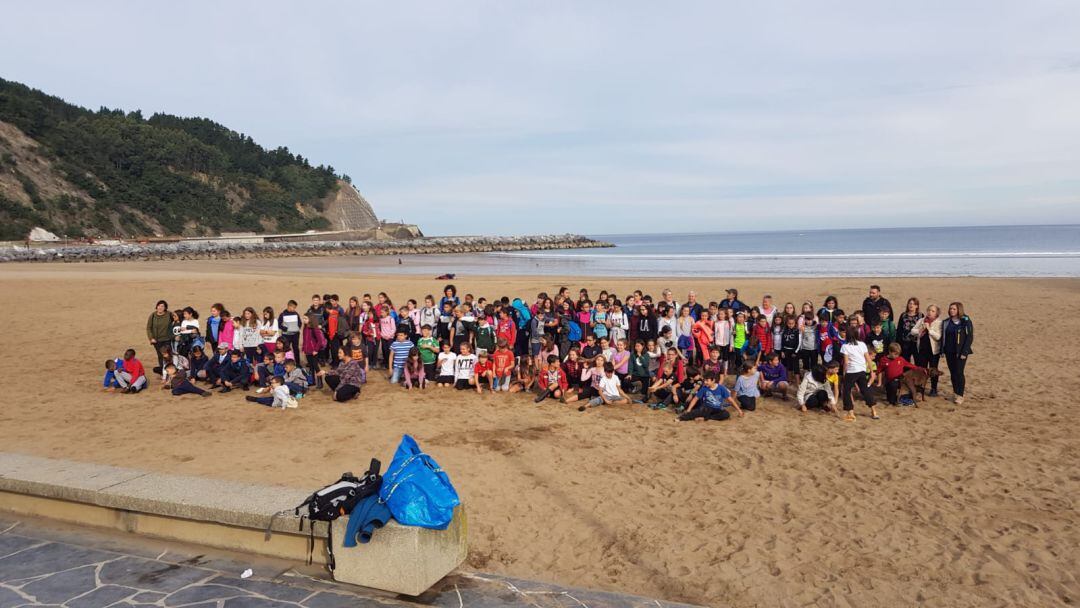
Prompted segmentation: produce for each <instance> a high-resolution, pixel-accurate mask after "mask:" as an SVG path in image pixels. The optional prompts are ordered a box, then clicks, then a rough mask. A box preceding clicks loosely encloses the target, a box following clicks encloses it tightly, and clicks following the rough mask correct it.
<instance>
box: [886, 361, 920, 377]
mask: <svg viewBox="0 0 1080 608" xmlns="http://www.w3.org/2000/svg"><path fill="white" fill-rule="evenodd" d="M906 369H920V368H919V366H918V365H912V364H910V363H908V360H907V359H905V358H903V357H897V358H895V359H892V358H890V357H882V358H881V359H878V371H879V372H881V375H882V377H883V379H884V381H885V382H892V381H893V380H896V379H897V378H899V377H900V376H903V375H904V370H906Z"/></svg>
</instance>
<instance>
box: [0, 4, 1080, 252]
mask: <svg viewBox="0 0 1080 608" xmlns="http://www.w3.org/2000/svg"><path fill="white" fill-rule="evenodd" d="M1077 32H1080V3H1077V2H1075V1H1072V0H1067V1H1049V0H1047V1H1043V0H1032V1H1029V2H1023V3H1019V2H986V1H982V2H973V1H957V2H948V3H940V2H923V1H920V2H907V3H895V2H858V3H857V2H829V1H824V2H798V1H790V2H763V3H735V2H681V3H667V4H664V3H646V2H636V1H635V2H524V1H523V2H467V3H466V2H398V3H392V5H391V3H375V2H337V3H330V2H324V3H286V2H225V3H222V2H185V3H168V4H166V3H141V4H140V3H129V2H92V3H83V2H51V3H11V4H10V5H9V6H7V7H6V8H5V10H4V18H3V19H2V20H0V76H2V77H4V78H8V79H13V80H18V81H21V82H25V83H27V84H29V85H31V86H34V87H37V88H40V89H43V90H45V91H47V92H50V93H53V94H57V95H59V96H61V97H64V98H65V99H67V100H69V101H71V102H74V103H78V104H81V105H85V106H89V107H94V108H96V107H98V106H101V105H105V106H109V107H121V108H124V109H128V110H130V109H135V108H139V109H142V110H143V112H144V113H147V114H148V113H150V112H153V111H158V110H160V111H166V112H169V113H173V114H181V115H202V116H207V117H210V118H212V119H214V120H216V121H218V122H221V123H223V124H225V125H227V126H230V127H232V128H235V129H237V130H240V131H243V132H245V133H248V134H250V135H252V136H253V137H254V138H255V139H256V140H257V141H259V142H260V143H262V144H264V145H268V146H277V145H287V146H289V148H290V149H291V150H293V151H295V152H299V153H301V154H303V155H304V156H305V157H308V158H310V159H311V160H312V161H314V162H315V163H329V164H332V165H333V166H334V167H335V168H336V169H338V170H339V171H343V172H345V173H348V174H349V175H351V176H352V178H353V180H354V182H355V183H356V184H357V186H358V187H359V188H360V190H361V192H363V193H364V194H365V196H367V197H368V198H369V199H370V200H371V201H372V203H373V204H374V206H375V208H376V211H377V212H378V213H379V215H380V216H382V217H387V218H391V219H398V218H404V219H406V220H409V221H414V222H417V223H419V224H420V225H421V226H422V227H424V228H425V229H426V230H427V231H428V232H429V233H433V234H434V233H438V234H450V233H478V232H498V233H531V232H550V231H574V232H586V233H613V232H647V231H655V230H663V231H666V232H678V231H702V230H711V229H717V230H720V229H723V230H731V229H770V228H776V229H785V228H821V227H832V226H835V227H846V226H852V227H866V226H882V225H884V226H897V225H922V224H926V225H942V224H950V223H957V224H997V223H1062V222H1080V112H1078V111H1077V108H1080V35H1077ZM733 211H738V212H737V213H733ZM744 211H751V212H752V213H745V212H744Z"/></svg>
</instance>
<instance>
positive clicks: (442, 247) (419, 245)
mask: <svg viewBox="0 0 1080 608" xmlns="http://www.w3.org/2000/svg"><path fill="white" fill-rule="evenodd" d="M590 247H613V245H612V244H610V243H604V242H601V241H596V240H593V239H590V238H587V237H584V236H580V235H576V234H561V235H541V236H463V237H426V238H419V239H403V240H381V241H375V240H371V241H289V242H264V243H236V242H233V243H229V242H206V241H200V242H183V241H182V242H178V243H120V244H115V245H94V244H86V245H64V246H53V247H29V248H26V247H10V248H5V249H0V262H109V261H125V260H126V261H148V260H199V259H234V258H276V257H313V256H333V255H416V254H424V253H432V254H437V253H441V254H446V253H484V252H490V251H529V250H543V249H578V248H590Z"/></svg>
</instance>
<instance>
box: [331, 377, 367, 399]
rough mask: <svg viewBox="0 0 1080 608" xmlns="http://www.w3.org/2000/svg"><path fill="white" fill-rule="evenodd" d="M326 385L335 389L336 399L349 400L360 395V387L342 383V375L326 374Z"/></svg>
mask: <svg viewBox="0 0 1080 608" xmlns="http://www.w3.org/2000/svg"><path fill="white" fill-rule="evenodd" d="M326 386H329V387H330V390H332V391H334V401H349V400H350V399H356V397H357V396H359V395H360V387H359V386H353V385H351V384H342V383H341V377H340V376H329V375H328V376H326Z"/></svg>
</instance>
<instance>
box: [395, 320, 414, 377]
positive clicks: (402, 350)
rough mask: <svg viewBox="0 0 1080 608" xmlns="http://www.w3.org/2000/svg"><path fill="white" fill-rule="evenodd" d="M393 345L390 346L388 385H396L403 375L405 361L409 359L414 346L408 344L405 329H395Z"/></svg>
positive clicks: (407, 335)
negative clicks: (390, 368)
mask: <svg viewBox="0 0 1080 608" xmlns="http://www.w3.org/2000/svg"><path fill="white" fill-rule="evenodd" d="M396 331H397V333H396V336H395V340H394V342H393V343H391V344H390V365H391V367H392V370H391V372H390V384H397V383H398V382H400V381H401V377H402V376H403V375H404V374H405V361H406V360H408V358H409V353H410V352H412V350H413V348H414V345H413V343H412V342H409V334H408V332H407V331H406V330H405V329H397V330H396Z"/></svg>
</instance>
